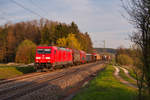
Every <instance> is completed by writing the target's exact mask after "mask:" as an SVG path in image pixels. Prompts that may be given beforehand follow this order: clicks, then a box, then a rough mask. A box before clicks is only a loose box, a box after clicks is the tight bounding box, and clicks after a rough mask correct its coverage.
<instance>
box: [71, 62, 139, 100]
mask: <svg viewBox="0 0 150 100" xmlns="http://www.w3.org/2000/svg"><path fill="white" fill-rule="evenodd" d="M114 70H115V69H114V68H113V67H112V66H110V65H109V66H107V68H106V70H105V71H103V72H100V73H99V74H98V76H97V77H96V78H95V79H94V80H92V81H91V82H90V83H89V84H88V85H87V86H86V87H84V88H83V89H82V90H81V91H80V92H79V93H78V94H77V95H76V96H75V97H74V98H73V100H137V98H136V97H137V90H136V89H134V88H131V87H128V86H126V85H124V84H122V83H120V82H119V81H118V80H117V79H116V78H115V77H114V76H113V72H114Z"/></svg>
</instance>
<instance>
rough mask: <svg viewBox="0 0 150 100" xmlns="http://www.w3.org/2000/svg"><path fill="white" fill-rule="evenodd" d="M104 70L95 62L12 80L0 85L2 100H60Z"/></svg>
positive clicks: (100, 63)
mask: <svg viewBox="0 0 150 100" xmlns="http://www.w3.org/2000/svg"><path fill="white" fill-rule="evenodd" d="M103 68H104V66H103V63H102V62H95V63H89V64H84V65H79V66H74V67H69V68H66V69H61V70H57V71H54V72H49V73H43V74H34V75H29V76H26V77H24V78H23V76H22V78H17V79H16V80H15V79H12V80H13V81H8V82H4V83H2V84H1V85H0V99H1V100H60V98H63V97H64V95H66V93H65V92H66V91H68V90H70V89H72V87H74V86H76V85H77V84H79V83H80V82H81V81H84V80H85V79H86V78H88V77H89V76H90V75H92V74H94V73H96V72H97V71H99V70H102V69H103Z"/></svg>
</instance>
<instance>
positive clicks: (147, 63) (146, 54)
mask: <svg viewBox="0 0 150 100" xmlns="http://www.w3.org/2000/svg"><path fill="white" fill-rule="evenodd" d="M122 2H123V7H124V8H125V10H126V11H127V13H128V14H129V16H130V17H129V19H130V21H131V22H132V24H133V25H134V26H135V28H136V29H137V31H136V32H134V33H133V34H132V36H131V40H132V41H133V42H134V43H135V44H137V45H138V46H139V47H140V49H141V52H142V57H141V61H142V63H143V66H142V68H141V72H142V74H141V75H142V76H143V77H141V78H142V79H145V84H146V85H147V89H148V94H150V0H128V2H127V0H124V1H122ZM145 90H146V89H145Z"/></svg>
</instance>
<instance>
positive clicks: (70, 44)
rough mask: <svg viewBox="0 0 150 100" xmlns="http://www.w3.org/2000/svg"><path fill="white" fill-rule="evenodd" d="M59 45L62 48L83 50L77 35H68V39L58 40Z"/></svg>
mask: <svg viewBox="0 0 150 100" xmlns="http://www.w3.org/2000/svg"><path fill="white" fill-rule="evenodd" d="M57 45H58V46H60V47H67V48H72V49H78V50H81V45H80V42H78V40H77V39H76V37H75V34H72V33H70V34H68V37H67V38H60V39H58V40H57Z"/></svg>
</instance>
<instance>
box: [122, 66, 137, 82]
mask: <svg viewBox="0 0 150 100" xmlns="http://www.w3.org/2000/svg"><path fill="white" fill-rule="evenodd" d="M120 68H121V69H122V70H123V71H124V73H125V74H126V76H127V77H128V78H130V79H132V80H133V81H136V80H135V79H134V78H133V77H131V76H130V75H129V71H128V70H127V69H125V68H123V67H120Z"/></svg>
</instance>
